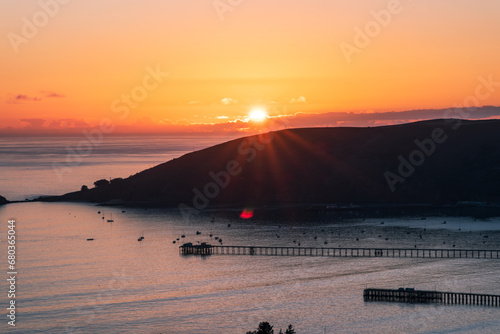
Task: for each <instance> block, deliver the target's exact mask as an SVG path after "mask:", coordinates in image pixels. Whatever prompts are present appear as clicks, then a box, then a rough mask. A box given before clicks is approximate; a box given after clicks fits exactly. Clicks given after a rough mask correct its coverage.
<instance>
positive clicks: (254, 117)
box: [248, 108, 269, 122]
mask: <svg viewBox="0 0 500 334" xmlns="http://www.w3.org/2000/svg"><path fill="white" fill-rule="evenodd" d="M248 117H249V119H250V120H251V121H254V122H262V121H264V120H266V119H267V118H268V117H269V116H267V113H266V111H265V110H264V109H261V108H255V109H252V110H251V111H250V115H249V116H248Z"/></svg>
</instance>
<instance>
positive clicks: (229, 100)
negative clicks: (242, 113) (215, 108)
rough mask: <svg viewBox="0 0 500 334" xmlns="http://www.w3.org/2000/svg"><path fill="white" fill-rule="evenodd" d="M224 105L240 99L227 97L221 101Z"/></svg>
mask: <svg viewBox="0 0 500 334" xmlns="http://www.w3.org/2000/svg"><path fill="white" fill-rule="evenodd" d="M220 102H221V103H222V104H223V105H225V106H227V105H230V104H235V103H238V100H235V99H232V98H230V97H225V98H223V99H222V100H221V101H220Z"/></svg>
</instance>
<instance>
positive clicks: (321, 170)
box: [45, 120, 500, 208]
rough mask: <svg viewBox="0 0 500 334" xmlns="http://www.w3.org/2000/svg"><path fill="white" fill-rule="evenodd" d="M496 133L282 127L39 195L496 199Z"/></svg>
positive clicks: (198, 201)
mask: <svg viewBox="0 0 500 334" xmlns="http://www.w3.org/2000/svg"><path fill="white" fill-rule="evenodd" d="M499 130H500V121H498V120H486V121H458V120H432V121H423V122H416V123H410V124H403V125H395V126H383V127H372V128H306V129H287V130H281V131H277V132H272V133H270V134H268V135H265V136H251V137H245V138H241V139H236V140H233V141H229V142H227V143H223V144H220V145H216V146H213V147H210V148H207V149H204V150H200V151H197V152H193V153H189V154H186V155H184V156H182V157H180V158H178V159H174V160H172V161H169V162H166V163H163V164H161V165H158V166H156V167H153V168H150V169H148V170H145V171H142V172H140V173H138V174H135V175H133V176H131V177H129V178H126V179H123V180H122V179H117V180H113V181H112V182H111V183H110V184H103V185H101V186H99V187H96V188H92V189H88V190H82V191H78V192H74V193H69V194H66V195H63V196H61V197H52V198H48V199H45V200H77V201H82V200H83V201H94V202H107V201H112V200H117V202H125V203H135V204H137V203H154V204H159V205H165V206H176V205H178V204H180V203H184V204H186V205H188V206H190V207H197V208H204V207H206V205H209V206H217V205H234V206H249V205H253V206H261V205H274V204H315V203H351V202H352V203H356V204H361V203H372V204H377V203H379V204H382V203H431V204H446V203H456V202H459V201H484V202H498V201H499V200H500V145H499V143H500V131H499ZM432 138H434V140H433V139H432ZM416 140H419V141H421V142H422V143H423V144H421V147H423V148H419V146H418V145H417V144H416V143H415V141H416ZM431 140H433V142H434V144H431V142H430V141H431ZM436 141H438V142H437V143H436ZM433 145H434V146H435V149H434V148H433ZM433 150H434V151H433ZM419 152H420V153H419ZM410 155H411V159H412V161H413V162H414V163H415V164H421V165H420V166H417V167H414V168H415V170H414V172H413V173H410V172H411V166H408V165H406V166H404V168H403V167H401V168H400V169H401V170H400V171H401V172H402V173H403V176H401V175H400V173H399V172H398V167H399V165H400V164H401V162H400V160H398V157H399V156H402V157H403V158H404V159H405V160H410ZM422 160H423V162H422ZM230 172H231V173H232V174H233V175H230V178H229V179H227V176H228V175H229V174H230ZM388 172H390V173H388ZM391 173H392V174H391ZM409 174H411V175H409ZM214 179H217V180H218V181H214ZM403 179H404V182H402V180H403ZM388 181H389V182H388ZM217 182H218V183H217ZM226 183H227V185H226ZM390 183H392V186H390ZM391 187H392V190H394V191H392V190H391ZM200 194H201V195H200ZM193 200H194V202H193Z"/></svg>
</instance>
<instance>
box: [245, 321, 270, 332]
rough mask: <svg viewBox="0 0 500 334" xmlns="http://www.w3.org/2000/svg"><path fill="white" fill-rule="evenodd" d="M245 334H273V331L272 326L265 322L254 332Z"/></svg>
mask: <svg viewBox="0 0 500 334" xmlns="http://www.w3.org/2000/svg"><path fill="white" fill-rule="evenodd" d="M246 334H274V329H273V326H271V325H270V324H269V323H268V322H267V321H265V322H261V323H260V324H259V328H258V329H257V330H256V331H253V332H247V333H246Z"/></svg>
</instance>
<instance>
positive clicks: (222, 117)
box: [217, 116, 229, 119]
mask: <svg viewBox="0 0 500 334" xmlns="http://www.w3.org/2000/svg"><path fill="white" fill-rule="evenodd" d="M228 118H229V117H227V116H217V119H228Z"/></svg>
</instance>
